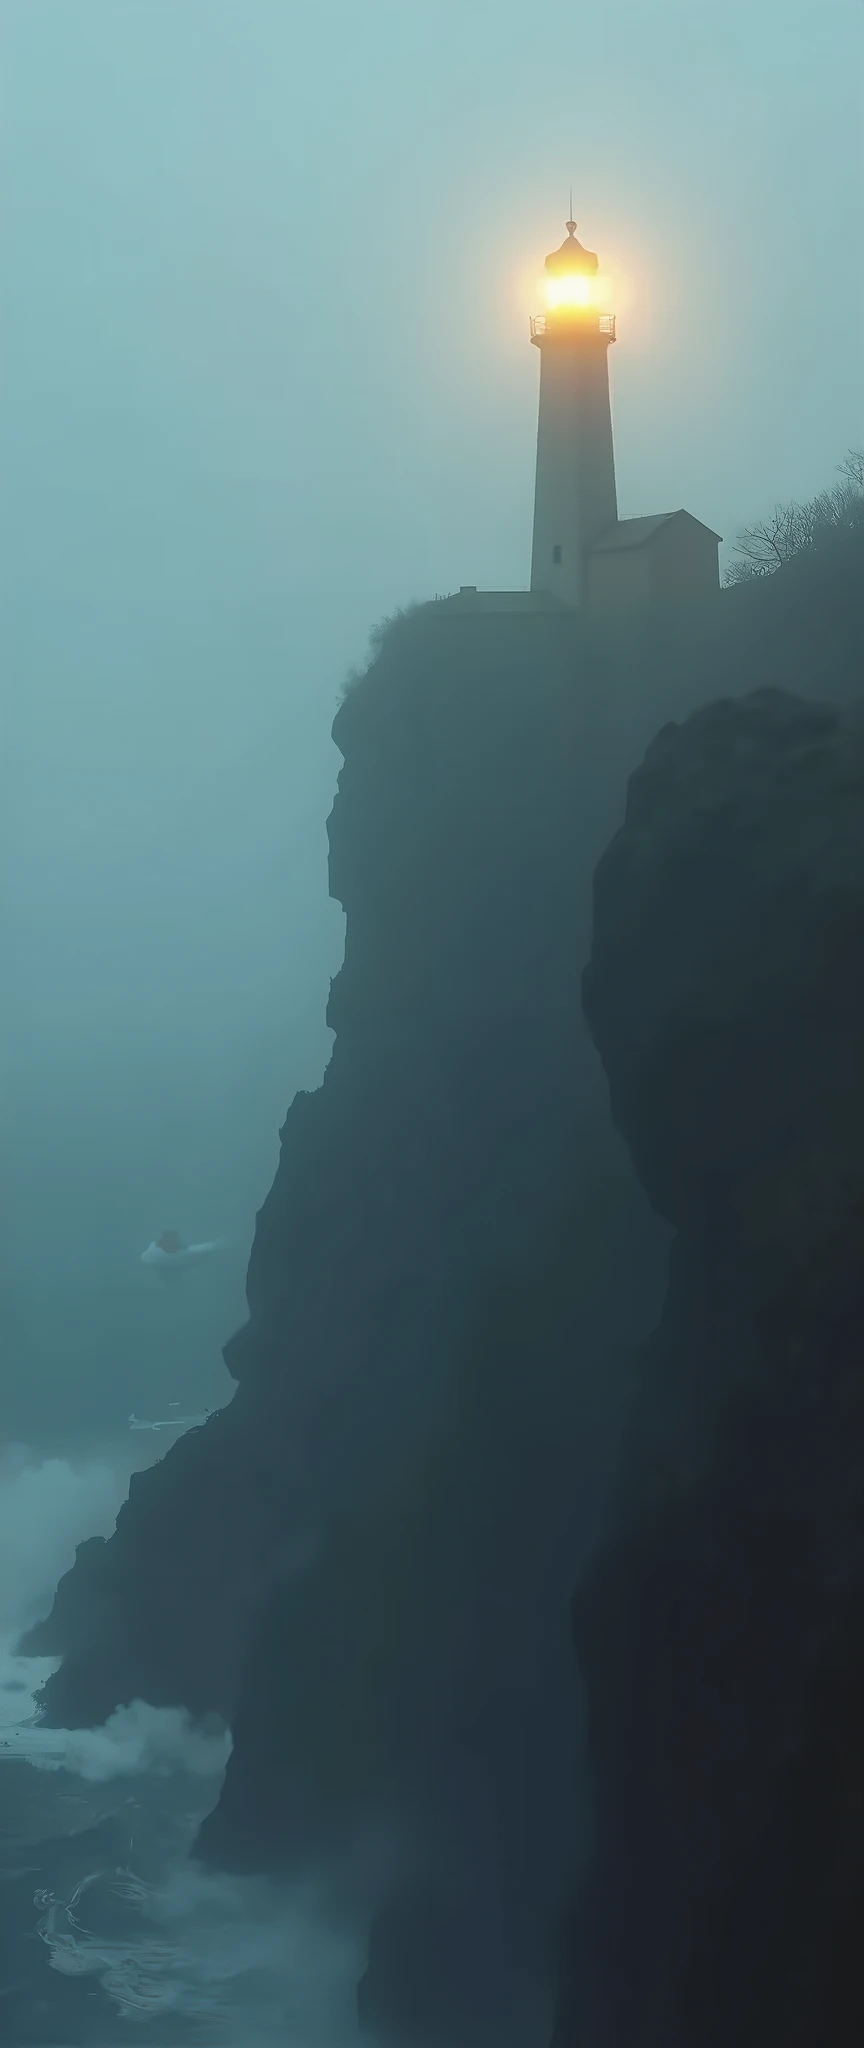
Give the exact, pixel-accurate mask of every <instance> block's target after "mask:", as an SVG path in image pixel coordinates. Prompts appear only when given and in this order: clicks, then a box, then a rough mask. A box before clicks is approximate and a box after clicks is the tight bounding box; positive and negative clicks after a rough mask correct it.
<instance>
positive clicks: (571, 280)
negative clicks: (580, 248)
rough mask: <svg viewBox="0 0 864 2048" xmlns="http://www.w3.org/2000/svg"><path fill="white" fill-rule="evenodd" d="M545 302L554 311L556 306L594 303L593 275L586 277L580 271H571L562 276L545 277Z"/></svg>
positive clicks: (590, 304) (591, 304)
mask: <svg viewBox="0 0 864 2048" xmlns="http://www.w3.org/2000/svg"><path fill="white" fill-rule="evenodd" d="M546 304H547V306H548V307H549V310H550V312H554V310H555V308H556V306H593V305H595V304H596V298H595V287H594V279H593V277H587V276H586V275H585V274H584V272H582V271H575V272H571V273H570V275H569V276H567V275H565V276H564V277H547V279H546Z"/></svg>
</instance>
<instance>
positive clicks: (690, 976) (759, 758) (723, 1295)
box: [556, 690, 864, 2048]
mask: <svg viewBox="0 0 864 2048" xmlns="http://www.w3.org/2000/svg"><path fill="white" fill-rule="evenodd" d="M584 997H585V1006H586V1011H587V1014H588V1017H589V1020H590V1023H591V1029H592V1032H593V1034H594V1037H595V1040H596V1043H597V1045H598V1048H599V1050H600V1053H601V1056H602V1059H603V1063H604V1066H605V1068H606V1071H607V1075H608V1079H609V1086H610V1093H611V1101H612V1108H613V1113H614V1116H615V1119H616V1122H617V1123H618V1126H619V1128H620V1129H621V1131H622V1133H623V1134H624V1136H625V1138H626V1140H627V1143H628V1145H629V1147H630V1150H631V1153H632V1157H633V1160H634V1162H635V1165H636V1167H637V1170H638V1172H639V1175H640V1178H641V1179H642V1181H643V1184H644V1186H645V1187H646V1189H647V1190H648V1192H649V1194H650V1197H651V1200H652V1202H653V1203H654V1205H655V1207H656V1208H657V1209H658V1210H659V1211H660V1212H661V1213H662V1214H663V1215H664V1216H666V1217H667V1218H668V1219H669V1220H670V1222H671V1223H672V1224H673V1225H674V1227H675V1230H676V1238H675V1244H674V1250H673V1256H672V1265H671V1279H670V1286H669V1292H668V1297H667V1301H666V1305H665V1310H664V1314H663V1317H662V1320H661V1324H660V1327H659V1329H658V1331H657V1333H656V1335H655V1336H654V1337H653V1338H652V1340H651V1341H650V1343H649V1344H648V1345H647V1346H646V1347H645V1348H644V1350H643V1351H642V1353H641V1355H639V1357H638V1360H637V1362H636V1364H635V1367H634V1371H633V1380H632V1388H631V1393H630V1399H629V1404H628V1412H627V1417H626V1424H625V1429H624V1448H623V1454H622V1460H621V1467H620V1473H619V1479H618V1482H617V1486H616V1494H615V1505H614V1509H613V1511H612V1514H611V1518H610V1523H609V1527H608V1531H607V1533H606V1535H605V1537H604V1539H603V1541H602V1542H601V1544H600V1545H599V1547H598V1549H597V1551H596V1554H595V1556H594V1558H593V1560H592V1562H591V1563H590V1565H589V1567H588V1568H587V1569H586V1571H585V1573H584V1575H583V1577H582V1580H581V1583H580V1585H579V1589H578V1592H577V1595H576V1599H575V1603H574V1610H573V1623H574V1635H575V1643H576V1648H577V1653H578V1660H579V1664H580V1666H581V1670H582V1674H583V1677H584V1681H585V1684H586V1689H587V1700H588V1743H589V1754H590V1761H591V1766H592V1771H593V1779H594V1806H595V1841H594V1851H593V1858H592V1861H591V1865H590V1869H589V1873H588V1876H587V1878H586V1881H585V1885H584V1890H583V1894H582V1898H581V1902H580V1906H579V1910H578V1912H577V1914H576V1917H575V1921H574V1926H573V1929H572V1933H571V1945H570V1951H569V1960H568V1973H567V1987H566V1993H565V1996H564V1999H563V2001H562V2009H561V2015H560V2020H559V2025H558V2030H557V2034H556V2043H557V2048H576V2044H577V2043H578V2044H579V2048H613V2044H614V2048H661V2044H662V2048H729V2044H730V2043H732V2042H735V2043H736V2044H737V2048H794V2044H797V2043H800V2044H802V2048H803V2044H805V2043H807V2044H813V2043H815V2042H817V2041H819V2042H825V2043H829V2042H830V2043H831V2048H845V2044H846V2043H849V2044H850V2048H851V2043H852V2042H853V2041H860V2040H862V2039H864V1991H862V1982H864V1980H862V1976H861V1968H860V1956H861V1948H862V1940H864V1364H862V1360H864V708H856V709H852V710H847V711H844V712H839V711H832V710H830V709H827V708H825V707H824V706H823V705H818V704H814V703H812V702H804V701H802V700H800V699H798V698H796V697H794V696H791V695H789V694H786V693H783V692H780V691H774V690H770V691H765V692H760V693H758V694H756V695H754V696H752V697H749V698H748V699H747V700H746V701H744V702H737V703H736V702H732V701H725V702H720V703H717V704H714V705H712V706H711V707H710V708H709V709H707V710H703V711H700V712H698V713H697V714H695V715H694V716H693V717H691V718H690V719H689V720H688V721H687V722H686V723H685V724H683V725H682V726H680V727H679V726H673V727H670V728H669V729H668V730H667V731H665V732H663V733H661V734H660V736H659V738H658V739H657V740H656V742H655V743H654V745H653V746H652V747H651V748H650V750H649V752H648V755H647V758H646V760H645V764H644V766H643V767H642V768H641V769H640V770H639V772H638V773H637V774H636V775H634V777H633V779H632V781H631V783H630V789H629V795H628V800H627V810H626V821H625V824H624V827H623V829H622V830H621V831H620V832H619V834H618V836H617V838H616V839H615V840H614V841H613V842H612V844H611V846H610V848H609V850H608V852H607V853H606V854H605V856H604V858H603V859H602V861H601V863H600V865H599V868H598V871H597V875H596V889H595V926H594V943H593V950H592V955H591V961H590V965H589V967H588V969H587V971H586V975H585V985H584Z"/></svg>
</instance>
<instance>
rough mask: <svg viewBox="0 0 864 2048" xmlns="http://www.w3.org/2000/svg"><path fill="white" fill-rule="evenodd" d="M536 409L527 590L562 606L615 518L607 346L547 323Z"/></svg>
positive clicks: (604, 339) (579, 588)
mask: <svg viewBox="0 0 864 2048" xmlns="http://www.w3.org/2000/svg"><path fill="white" fill-rule="evenodd" d="M537 346H538V349H539V352H540V406H539V418H538V428H537V477H536V485H535V492H534V544H533V550H532V557H531V588H532V590H551V591H554V593H555V594H556V596H558V597H561V598H563V599H564V600H565V602H566V603H567V604H572V605H579V604H582V603H583V602H584V600H585V596H586V562H585V556H586V552H587V550H588V549H589V548H590V547H591V545H592V543H593V542H594V541H595V540H598V539H599V537H600V535H601V533H605V532H607V531H608V529H609V527H610V526H613V525H614V524H615V521H616V519H617V517H618V506H617V500H616V494H615V456H614V450H613V445H612V410H611V406H610V403H609V366H608V360H607V358H608V348H609V340H608V336H606V335H605V334H600V333H598V332H597V331H596V330H593V331H592V330H590V329H589V330H587V331H585V330H580V329H579V328H575V329H574V327H573V326H571V325H569V323H568V325H567V326H565V327H564V329H563V331H559V332H557V333H556V331H555V328H554V326H553V325H552V324H551V323H550V326H549V327H547V330H546V333H545V334H544V335H542V336H540V337H539V338H538V341H537Z"/></svg>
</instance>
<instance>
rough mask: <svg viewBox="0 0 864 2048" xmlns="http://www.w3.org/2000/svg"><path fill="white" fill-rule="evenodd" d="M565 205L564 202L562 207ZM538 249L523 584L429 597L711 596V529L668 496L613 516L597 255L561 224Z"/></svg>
mask: <svg viewBox="0 0 864 2048" xmlns="http://www.w3.org/2000/svg"><path fill="white" fill-rule="evenodd" d="M571 212H572V206H571ZM566 229H567V233H566V238H565V240H564V241H563V242H562V243H561V246H560V248H559V249H554V250H553V252H552V255H551V256H547V258H546V276H545V280H544V295H545V300H546V307H545V311H544V312H542V313H537V314H535V315H534V316H533V318H532V320H531V324H530V333H531V341H532V343H533V345H534V347H535V348H536V350H537V352H538V354H539V357H540V404H539V418H538V422H537V474H536V480H535V485H534V537H533V544H532V550H531V585H530V589H527V590H526V589H519V590H478V588H477V585H476V584H474V583H463V584H462V585H461V587H460V589H459V590H458V592H455V591H454V593H453V595H452V596H451V597H449V598H446V599H442V600H441V602H443V603H446V604H448V605H455V606H457V607H458V609H459V610H460V611H474V612H531V613H535V614H536V613H538V612H549V611H560V610H562V609H563V608H567V609H569V610H572V611H580V610H581V611H591V612H598V611H599V612H620V611H625V610H631V609H633V608H638V607H640V606H645V605H652V606H655V605H665V606H667V607H668V606H669V605H672V606H675V607H677V606H679V605H681V604H686V603H689V602H690V601H691V600H697V601H700V602H701V601H703V600H705V599H713V598H714V597H715V596H716V595H717V594H718V592H719V589H720V572H719V566H718V557H717V550H718V548H719V545H720V539H721V536H720V534H719V533H715V531H714V528H713V527H711V526H706V525H705V524H704V522H703V521H702V520H701V519H696V518H694V516H693V513H692V512H685V510H684V508H683V506H679V508H678V510H677V511H674V512H640V513H637V514H636V515H635V517H633V518H630V517H627V518H625V519H619V517H618V496H617V492H616V489H615V450H614V447H613V442H612V408H611V405H610V401H609V350H610V348H611V346H612V343H613V342H614V340H615V315H614V313H613V312H611V311H610V310H609V307H608V304H607V303H606V292H607V287H606V286H605V284H604V282H603V279H602V276H601V272H600V265H599V261H598V259H597V257H596V256H595V255H594V252H593V250H591V249H586V248H584V247H583V245H582V243H581V242H580V241H579V239H578V237H577V234H576V222H575V220H568V221H567V222H566Z"/></svg>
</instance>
